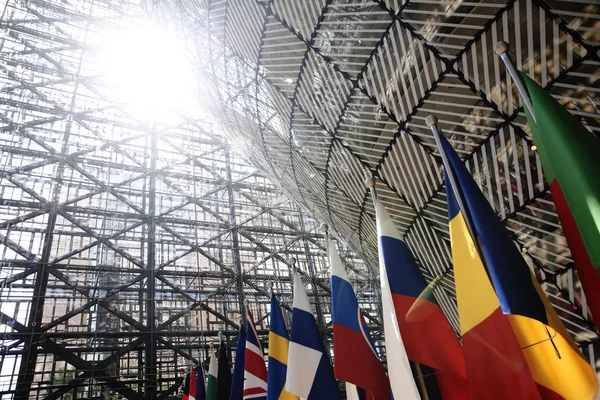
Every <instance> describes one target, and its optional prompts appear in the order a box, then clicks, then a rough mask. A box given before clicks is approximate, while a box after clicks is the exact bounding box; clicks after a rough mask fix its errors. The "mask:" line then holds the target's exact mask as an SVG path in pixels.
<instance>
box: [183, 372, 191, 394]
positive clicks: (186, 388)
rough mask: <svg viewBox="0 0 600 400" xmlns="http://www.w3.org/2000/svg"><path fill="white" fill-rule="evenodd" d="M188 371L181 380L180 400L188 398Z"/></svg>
mask: <svg viewBox="0 0 600 400" xmlns="http://www.w3.org/2000/svg"><path fill="white" fill-rule="evenodd" d="M190 372H191V371H188V372H187V373H186V374H185V378H184V380H183V391H182V393H181V400H190V376H191V375H190Z"/></svg>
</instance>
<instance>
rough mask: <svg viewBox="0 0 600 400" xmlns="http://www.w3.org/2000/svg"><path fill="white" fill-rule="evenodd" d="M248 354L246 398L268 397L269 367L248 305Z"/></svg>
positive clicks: (246, 359) (245, 369)
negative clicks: (266, 364)
mask: <svg viewBox="0 0 600 400" xmlns="http://www.w3.org/2000/svg"><path fill="white" fill-rule="evenodd" d="M246 310H247V311H246V315H247V317H246V356H245V360H244V365H245V367H244V399H259V400H264V399H266V398H267V367H266V366H265V356H264V353H263V349H262V346H261V344H260V341H259V340H258V334H257V333H256V326H255V325H254V318H253V316H252V312H251V311H250V307H248V306H247V307H246Z"/></svg>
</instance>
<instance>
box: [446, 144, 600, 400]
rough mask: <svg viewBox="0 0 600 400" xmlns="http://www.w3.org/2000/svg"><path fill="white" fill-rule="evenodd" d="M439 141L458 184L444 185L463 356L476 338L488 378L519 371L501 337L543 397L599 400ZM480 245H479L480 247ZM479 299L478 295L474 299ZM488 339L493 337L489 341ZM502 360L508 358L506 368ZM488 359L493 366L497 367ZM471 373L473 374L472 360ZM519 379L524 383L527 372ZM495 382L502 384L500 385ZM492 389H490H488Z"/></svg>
mask: <svg viewBox="0 0 600 400" xmlns="http://www.w3.org/2000/svg"><path fill="white" fill-rule="evenodd" d="M441 139H442V146H443V149H444V152H445V154H446V156H447V158H448V161H449V164H450V168H451V169H452V173H453V174H454V176H455V179H456V184H457V186H458V187H457V188H452V187H451V184H450V182H449V181H448V179H447V180H446V187H447V192H448V213H449V216H450V232H451V233H450V234H451V238H452V253H453V257H454V265H455V276H456V287H457V296H458V303H459V314H460V318H461V327H463V344H464V346H465V353H468V350H467V345H472V343H473V341H474V340H473V339H472V338H471V336H473V334H475V335H477V336H478V337H477V340H478V341H479V342H480V343H481V344H480V346H479V347H481V345H483V346H487V347H490V349H491V350H493V352H492V353H493V354H492V355H491V356H490V358H489V359H487V360H485V361H484V360H481V363H482V364H486V365H487V368H492V369H493V370H492V371H490V375H497V374H498V373H499V371H501V367H504V370H505V371H511V370H513V371H522V370H523V367H524V366H523V365H522V358H521V357H517V355H516V354H513V353H514V348H515V345H514V344H513V345H512V346H510V349H509V350H510V351H511V352H510V353H508V352H503V351H501V350H500V348H497V347H495V345H494V342H492V341H491V338H495V337H497V336H498V335H497V332H500V331H501V332H503V336H504V337H505V338H508V337H510V340H512V339H513V338H514V339H516V340H517V345H518V348H520V349H522V351H520V353H521V354H522V356H523V357H524V359H525V360H526V365H527V366H528V368H527V370H528V373H529V374H530V375H531V376H532V378H533V380H534V381H535V383H536V384H537V389H538V391H539V394H540V395H541V397H542V398H543V399H565V400H571V399H572V400H576V399H577V400H582V399H595V398H596V396H597V391H598V383H597V380H596V376H595V374H594V372H593V370H592V368H591V366H590V365H589V364H588V363H587V361H586V360H585V359H584V358H583V357H582V355H581V353H580V352H579V350H578V349H577V347H576V345H575V343H574V342H573V340H572V338H571V337H570V335H569V333H568V332H567V330H566V328H565V327H564V325H563V324H562V322H561V321H560V319H559V318H558V315H557V314H556V311H555V310H554V308H553V307H552V306H551V305H550V303H549V301H548V298H547V297H546V295H545V294H544V293H543V291H542V289H541V288H540V286H539V284H538V283H537V281H536V279H535V277H534V276H533V275H532V274H531V271H530V269H529V268H528V266H527V263H526V262H525V260H524V259H523V256H522V255H521V253H520V252H519V250H518V249H517V247H516V246H515V244H514V243H513V241H512V239H511V238H510V236H509V234H508V232H507V230H506V228H505V227H504V225H502V223H501V222H500V220H499V219H498V216H497V215H496V213H495V212H494V210H493V209H492V208H491V206H490V204H489V203H488V202H487V200H486V199H485V197H484V195H483V193H482V192H481V191H480V190H479V187H478V186H477V184H476V183H475V181H474V180H473V178H472V176H471V174H470V173H469V171H468V170H467V169H466V168H465V166H464V165H463V163H462V162H461V160H460V158H459V157H458V155H457V154H456V152H454V150H453V149H452V147H451V146H450V144H449V143H448V141H447V140H446V139H445V138H444V137H442V138H441ZM452 189H453V190H452ZM456 196H461V198H462V200H463V203H464V207H465V208H466V210H464V211H465V212H466V214H467V215H464V214H463V211H462V210H459V207H458V203H457V201H456ZM465 218H468V219H469V221H470V222H471V226H472V229H473V231H474V232H473V235H474V236H475V237H474V238H473V237H471V235H470V234H469V232H468V231H467V228H466V225H465ZM475 243H478V245H479V247H478V249H477V248H476V247H475ZM479 253H480V254H481V256H482V257H483V260H481V259H480V256H479ZM488 276H489V278H488ZM475 279H478V281H476V280H475ZM492 286H493V289H494V291H493V292H492V291H491V289H492ZM484 290H485V292H484V293H483V291H484ZM477 292H482V293H477ZM465 293H467V294H466V295H465ZM475 294H477V295H478V296H477V297H473V296H474V295H475ZM461 302H462V303H463V304H462V307H461ZM498 306H499V309H500V310H501V311H502V313H503V314H504V315H502V317H503V318H496V323H495V324H494V325H495V326H494V325H487V323H488V320H489V318H490V316H494V315H497V313H498ZM461 311H462V312H461ZM504 320H507V321H508V322H509V324H510V326H511V327H512V329H511V331H512V335H509V334H508V333H507V332H505V330H506V326H505V325H506V324H505V323H504ZM486 328H487V329H486ZM493 330H496V333H494V332H492V331H493ZM490 334H493V335H491V336H489V335H490ZM487 353H488V354H489V353H490V351H488V352H487ZM502 359H506V360H505V361H504V362H503V361H502ZM491 361H494V364H496V366H494V367H493V366H492V365H493V364H492V363H491ZM467 370H468V371H470V366H469V358H468V357H467ZM512 375H514V374H512ZM522 375H523V377H524V375H525V374H524V373H523V374H522ZM495 381H496V382H498V381H497V379H496V380H495ZM469 382H471V376H470V375H469ZM483 382H485V380H484V381H483ZM498 383H501V382H498ZM505 384H506V383H505ZM514 384H515V382H513V385H514ZM516 387H518V386H516ZM514 388H515V386H512V388H511V389H510V391H511V393H507V394H508V395H509V396H512V397H510V398H515V395H516V392H519V393H521V390H522V389H521V388H519V390H518V391H516V390H515V389H514ZM487 390H488V391H489V386H488V388H487ZM528 398H529V397H528Z"/></svg>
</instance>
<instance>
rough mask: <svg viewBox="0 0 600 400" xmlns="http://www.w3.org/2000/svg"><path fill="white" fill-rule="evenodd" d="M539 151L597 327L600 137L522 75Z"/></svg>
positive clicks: (599, 300) (599, 315)
mask: <svg viewBox="0 0 600 400" xmlns="http://www.w3.org/2000/svg"><path fill="white" fill-rule="evenodd" d="M521 77H522V78H523V81H524V83H525V86H526V87H527V91H528V93H529V95H530V98H531V103H532V104H533V109H534V112H535V115H536V120H537V123H536V122H535V121H534V120H533V118H532V117H531V115H530V114H529V110H527V109H525V111H526V114H527V121H528V122H529V127H530V128H531V134H532V136H533V140H534V142H535V144H536V146H537V153H538V155H539V157H540V161H541V163H542V168H543V169H544V176H545V177H546V180H547V181H548V184H549V185H550V192H551V193H552V198H553V200H554V204H555V206H556V212H557V214H558V218H559V219H560V223H561V225H562V227H563V232H564V234H565V237H566V239H567V243H568V244H569V248H570V249H571V254H572V255H573V259H574V261H575V266H576V268H577V274H578V275H579V280H580V281H581V285H582V287H583V291H584V293H585V297H586V300H587V303H588V305H589V308H590V311H591V313H592V316H593V317H594V321H595V323H596V326H599V325H600V276H599V275H598V273H599V271H598V270H600V246H599V245H598V243H600V179H599V178H598V177H599V176H600V162H599V161H598V154H600V140H599V139H598V138H595V137H594V136H593V135H592V134H591V133H590V132H588V130H587V129H585V128H584V127H583V125H581V123H580V122H579V121H578V120H577V119H576V118H575V117H574V116H572V115H571V114H570V113H569V112H568V111H567V110H565V109H564V108H563V107H562V106H561V105H560V104H559V103H558V102H557V101H556V100H555V99H554V98H552V96H551V95H550V94H549V93H547V92H546V91H545V90H544V89H542V88H541V87H540V86H539V85H538V84H537V83H536V82H534V81H533V80H532V79H530V78H529V77H528V76H527V75H526V74H523V73H521Z"/></svg>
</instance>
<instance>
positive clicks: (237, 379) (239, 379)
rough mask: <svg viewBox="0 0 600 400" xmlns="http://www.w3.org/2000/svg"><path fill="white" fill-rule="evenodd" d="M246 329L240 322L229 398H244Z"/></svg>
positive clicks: (233, 399)
mask: <svg viewBox="0 0 600 400" xmlns="http://www.w3.org/2000/svg"><path fill="white" fill-rule="evenodd" d="M245 356H246V329H245V328H244V324H240V334H239V335H238V341H237V346H236V348H235V362H234V363H233V379H232V382H231V394H230V395H229V399H230V400H242V399H243V398H244V367H245V365H244V360H245V359H246V357H245Z"/></svg>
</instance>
